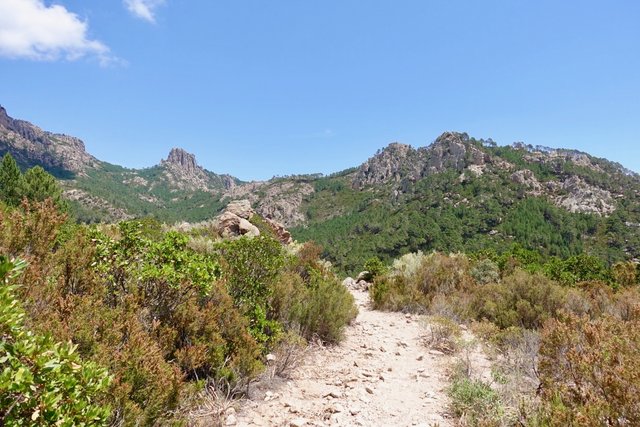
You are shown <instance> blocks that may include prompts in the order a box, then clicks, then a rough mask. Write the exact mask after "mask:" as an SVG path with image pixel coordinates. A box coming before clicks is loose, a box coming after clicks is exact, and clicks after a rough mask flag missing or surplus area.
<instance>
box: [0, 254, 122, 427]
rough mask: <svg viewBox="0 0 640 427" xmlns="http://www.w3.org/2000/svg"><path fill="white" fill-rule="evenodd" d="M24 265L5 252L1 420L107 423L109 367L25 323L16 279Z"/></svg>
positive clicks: (0, 305) (0, 261)
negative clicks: (30, 329) (17, 293)
mask: <svg viewBox="0 0 640 427" xmlns="http://www.w3.org/2000/svg"><path fill="white" fill-rule="evenodd" d="M24 266H25V264H24V262H22V261H15V262H11V261H9V260H8V259H7V258H6V257H4V256H0V337H1V338H2V339H1V340H0V424H2V425H4V426H28V425H52V426H53V425H56V426H100V425H107V420H108V418H109V414H110V410H109V408H108V407H107V406H104V405H103V403H104V401H105V400H106V399H105V397H106V395H105V393H106V391H107V389H108V387H109V383H110V382H111V377H110V376H109V374H108V373H107V371H106V370H105V369H104V368H101V367H99V366H98V365H96V364H95V363H93V362H87V361H84V360H82V359H81V358H80V357H79V355H78V354H77V352H76V346H74V345H73V344H71V343H60V342H54V341H53V340H52V339H51V337H49V336H43V335H38V334H34V333H33V332H32V331H29V330H28V329H27V328H26V327H25V325H24V320H25V313H24V311H23V310H22V308H21V307H20V303H19V302H18V301H17V299H16V296H15V294H14V289H15V286H14V285H12V284H11V283H10V279H12V278H14V277H15V276H16V275H17V273H19V271H20V270H21V269H23V268H24Z"/></svg>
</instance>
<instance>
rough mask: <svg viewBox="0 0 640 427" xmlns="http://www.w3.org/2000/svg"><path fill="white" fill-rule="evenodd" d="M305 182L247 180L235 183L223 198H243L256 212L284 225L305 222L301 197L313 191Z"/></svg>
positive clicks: (288, 225) (295, 224)
mask: <svg viewBox="0 0 640 427" xmlns="http://www.w3.org/2000/svg"><path fill="white" fill-rule="evenodd" d="M314 191H315V190H314V188H313V186H312V185H311V184H309V183H307V182H292V181H283V182H261V181H258V182H249V183H246V184H242V185H236V186H234V187H232V188H230V189H229V190H227V192H225V193H224V194H223V198H228V199H235V198H244V199H246V200H248V201H249V203H251V204H254V205H255V206H256V212H257V213H258V214H260V215H261V216H262V217H264V218H268V219H272V220H274V221H277V222H279V223H281V224H282V225H283V226H285V227H294V226H297V225H300V224H304V223H305V222H306V216H305V214H304V212H302V210H301V206H302V202H303V199H304V198H305V197H306V196H308V195H310V194H312V193H313V192H314Z"/></svg>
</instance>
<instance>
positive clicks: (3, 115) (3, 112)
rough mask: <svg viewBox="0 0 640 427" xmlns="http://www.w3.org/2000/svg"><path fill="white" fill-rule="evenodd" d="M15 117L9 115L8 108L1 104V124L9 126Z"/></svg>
mask: <svg viewBox="0 0 640 427" xmlns="http://www.w3.org/2000/svg"><path fill="white" fill-rule="evenodd" d="M12 121H13V119H12V118H11V117H9V115H8V114H7V110H5V109H4V107H3V106H2V105H0V126H2V127H5V128H7V129H8V128H9V127H10V126H11V122H12Z"/></svg>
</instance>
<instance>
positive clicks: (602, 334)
mask: <svg viewBox="0 0 640 427" xmlns="http://www.w3.org/2000/svg"><path fill="white" fill-rule="evenodd" d="M638 354H640V311H639V309H638V307H636V310H635V315H634V318H633V319H632V320H628V321H621V320H620V319H616V318H614V317H612V316H609V315H604V316H602V317H600V318H598V319H589V318H588V317H578V316H575V315H572V314H568V315H565V316H562V317H560V318H559V319H554V320H550V321H549V322H547V323H546V324H545V327H544V328H543V330H542V337H541V346H540V362H539V365H538V370H539V373H540V379H541V384H540V387H541V388H540V390H541V396H542V399H543V402H544V404H545V405H544V409H543V414H544V417H545V418H546V420H547V422H548V424H549V425H554V426H565V425H605V426H631V425H640V401H639V400H638V393H639V392H640V364H638Z"/></svg>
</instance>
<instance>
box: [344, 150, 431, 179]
mask: <svg viewBox="0 0 640 427" xmlns="http://www.w3.org/2000/svg"><path fill="white" fill-rule="evenodd" d="M423 156H424V153H423V152H420V151H418V150H416V149H414V148H413V147H411V146H410V145H405V144H399V143H397V142H394V143H392V144H389V146H387V147H386V148H384V149H383V150H382V151H380V152H379V153H377V154H376V155H375V156H373V157H371V158H370V159H369V160H367V161H366V162H365V163H363V164H362V165H361V166H360V168H359V169H358V173H357V175H356V176H355V178H354V181H353V185H354V187H355V188H363V187H366V186H369V185H377V184H382V183H387V182H394V183H398V182H400V181H401V180H402V179H408V180H411V181H416V180H418V179H419V178H420V176H421V174H422V169H423V167H424V162H425V159H424V157H423Z"/></svg>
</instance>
